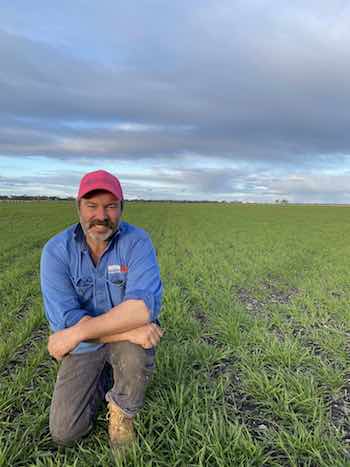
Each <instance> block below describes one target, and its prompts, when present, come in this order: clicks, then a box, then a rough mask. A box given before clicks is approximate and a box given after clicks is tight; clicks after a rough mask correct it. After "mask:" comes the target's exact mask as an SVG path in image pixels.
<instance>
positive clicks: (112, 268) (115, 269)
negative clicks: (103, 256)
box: [108, 264, 120, 274]
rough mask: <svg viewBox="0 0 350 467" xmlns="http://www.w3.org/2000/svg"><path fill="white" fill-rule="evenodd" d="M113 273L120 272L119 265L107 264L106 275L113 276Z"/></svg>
mask: <svg viewBox="0 0 350 467" xmlns="http://www.w3.org/2000/svg"><path fill="white" fill-rule="evenodd" d="M114 272H120V264H109V265H108V273H109V274H113V273H114Z"/></svg>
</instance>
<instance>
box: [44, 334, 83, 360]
mask: <svg viewBox="0 0 350 467" xmlns="http://www.w3.org/2000/svg"><path fill="white" fill-rule="evenodd" d="M79 343H80V341H79V339H78V337H77V333H76V329H75V327H74V326H72V327H71V328H67V329H63V330H62V331H57V332H55V333H54V334H51V336H49V342H48V345H47V350H48V351H49V354H50V355H51V356H52V357H54V358H55V359H56V360H62V358H63V357H64V356H65V355H67V354H68V353H69V352H71V351H72V350H73V349H74V348H75V347H76V346H77V345H78V344H79Z"/></svg>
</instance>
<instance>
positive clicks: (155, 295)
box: [124, 237, 163, 321]
mask: <svg viewBox="0 0 350 467" xmlns="http://www.w3.org/2000/svg"><path fill="white" fill-rule="evenodd" d="M162 295H163V286H162V282H161V279H160V271H159V266H158V263H157V257H156V252H155V250H154V247H153V245H152V242H151V239H150V238H149V237H146V238H144V237H143V238H142V239H140V240H137V242H135V244H134V245H133V247H132V249H131V252H130V256H129V259H128V275H127V282H126V289H125V296H124V301H126V300H131V299H134V300H143V301H144V303H145V305H146V307H147V308H148V310H149V313H150V321H156V319H157V318H158V316H159V313H160V308H161V304H162Z"/></svg>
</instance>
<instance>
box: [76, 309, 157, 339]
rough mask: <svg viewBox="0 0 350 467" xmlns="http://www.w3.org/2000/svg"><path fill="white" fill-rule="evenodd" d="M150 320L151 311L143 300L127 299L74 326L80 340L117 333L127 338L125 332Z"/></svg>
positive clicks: (110, 335)
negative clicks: (101, 313)
mask: <svg viewBox="0 0 350 467" xmlns="http://www.w3.org/2000/svg"><path fill="white" fill-rule="evenodd" d="M148 322H149V311H148V309H147V307H146V305H145V303H144V302H143V300H127V301H126V302H122V303H121V304H120V305H118V306H116V307H114V308H112V309H111V310H110V311H108V312H107V313H104V314H103V315H100V316H97V317H96V318H91V319H88V320H81V321H80V322H79V323H78V324H76V325H75V326H74V328H75V332H76V333H77V338H78V340H79V342H82V341H87V340H92V339H93V340H96V339H98V340H100V339H101V338H106V339H108V337H115V336H114V335H115V334H120V340H127V339H126V338H125V337H126V336H123V333H125V332H127V331H130V330H132V329H135V328H138V327H140V326H143V325H145V324H147V323H148ZM116 339H117V338H115V339H114V340H113V342H115V341H116ZM103 342H106V341H103Z"/></svg>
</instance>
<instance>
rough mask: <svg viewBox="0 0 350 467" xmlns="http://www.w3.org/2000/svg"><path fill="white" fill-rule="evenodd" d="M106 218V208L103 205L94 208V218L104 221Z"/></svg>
mask: <svg viewBox="0 0 350 467" xmlns="http://www.w3.org/2000/svg"><path fill="white" fill-rule="evenodd" d="M106 218H107V214H106V210H105V209H104V208H103V207H99V208H97V210H96V219H98V220H100V221H104V220H105V219H106Z"/></svg>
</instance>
